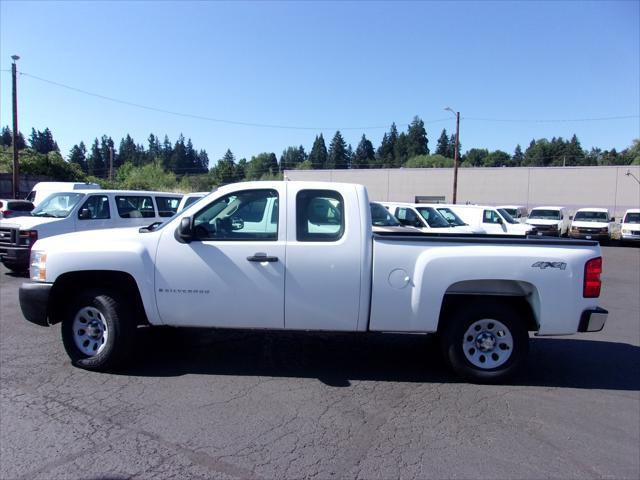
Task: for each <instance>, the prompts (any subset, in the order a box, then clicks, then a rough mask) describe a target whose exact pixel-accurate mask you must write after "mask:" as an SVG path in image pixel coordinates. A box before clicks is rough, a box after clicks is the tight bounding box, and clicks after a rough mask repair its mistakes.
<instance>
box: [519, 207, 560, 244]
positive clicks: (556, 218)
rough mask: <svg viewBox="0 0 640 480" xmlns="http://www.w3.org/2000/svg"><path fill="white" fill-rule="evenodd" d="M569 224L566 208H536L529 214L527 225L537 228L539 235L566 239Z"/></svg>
mask: <svg viewBox="0 0 640 480" xmlns="http://www.w3.org/2000/svg"><path fill="white" fill-rule="evenodd" d="M569 222H570V219H569V215H568V214H567V210H566V208H564V207H536V208H534V209H532V210H531V211H530V212H529V218H527V222H526V223H528V224H529V225H533V226H534V227H536V232H537V234H538V235H547V236H554V237H566V236H567V235H568V234H569Z"/></svg>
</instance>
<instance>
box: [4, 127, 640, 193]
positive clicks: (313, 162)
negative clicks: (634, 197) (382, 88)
mask: <svg viewBox="0 0 640 480" xmlns="http://www.w3.org/2000/svg"><path fill="white" fill-rule="evenodd" d="M11 143H12V137H11V130H10V129H9V128H8V127H4V128H3V129H2V132H1V134H0V148H1V149H2V150H0V152H2V154H3V157H2V162H1V163H0V169H1V170H2V171H8V170H10V169H11V163H10V162H9V161H8V160H7V158H8V156H7V152H8V150H9V149H10V148H11V146H12V145H11ZM17 144H18V150H19V151H20V154H21V170H22V171H23V172H24V173H32V174H40V175H49V176H53V177H54V178H57V179H60V180H84V179H87V178H89V179H95V180H97V181H100V180H102V183H104V180H103V179H106V178H111V176H110V175H109V174H110V171H111V168H112V171H113V178H115V183H114V184H113V185H112V186H122V182H124V179H125V178H127V177H128V176H129V175H132V174H134V173H135V174H137V175H138V177H137V178H138V179H137V180H136V182H140V181H143V180H141V179H144V175H147V176H149V177H154V178H155V177H158V175H159V174H158V173H157V172H165V173H167V174H169V176H168V177H163V178H164V179H163V182H165V183H167V182H169V183H171V180H170V179H171V178H173V179H174V180H175V179H176V178H178V177H183V179H184V182H186V183H187V184H189V185H191V186H192V187H193V188H196V189H208V188H209V187H210V186H211V185H212V184H213V185H220V184H225V183H230V182H234V181H242V180H258V179H263V178H280V177H281V175H282V173H283V171H284V170H292V169H363V168H399V167H406V168H428V167H451V166H453V157H454V150H455V138H454V136H453V135H449V134H448V133H447V131H446V130H444V129H443V130H442V132H441V134H440V137H439V138H438V140H437V145H436V149H435V153H433V154H432V153H431V152H430V150H429V139H428V136H427V131H426V129H425V126H424V122H423V121H422V120H421V119H420V118H419V117H417V116H416V117H414V119H413V121H412V122H411V123H410V124H409V125H408V127H407V130H406V131H403V132H399V131H398V129H397V127H396V125H395V123H393V124H392V125H391V127H390V129H389V131H388V132H385V133H384V135H383V137H382V141H381V143H380V145H379V146H378V147H377V148H375V147H374V145H373V143H372V142H371V141H370V140H369V139H368V138H367V137H366V135H364V134H363V135H362V137H361V138H360V141H359V143H358V145H357V146H356V148H355V149H353V148H352V146H351V145H350V144H347V142H346V141H345V140H344V137H343V136H342V134H341V132H340V131H337V132H336V133H335V134H334V135H333V137H332V138H331V140H330V142H329V144H328V146H327V144H326V143H325V139H324V137H323V135H322V134H319V135H317V136H316V137H315V139H314V141H313V144H312V146H311V149H310V151H309V152H308V153H307V151H306V150H305V148H304V146H302V145H299V146H290V147H287V148H286V149H284V151H283V152H282V154H281V155H280V157H279V158H278V157H277V156H276V154H275V153H273V152H264V153H260V154H258V155H255V156H253V157H251V159H250V160H247V159H246V158H241V159H239V160H237V159H236V157H235V156H234V154H233V153H232V152H231V150H227V151H226V152H225V154H224V155H223V156H222V158H220V159H219V160H218V162H217V163H216V164H215V165H214V166H213V167H212V168H209V157H208V154H207V152H206V151H205V150H197V149H195V148H194V146H193V143H192V142H191V139H186V140H185V138H184V136H183V135H180V136H179V137H178V139H177V140H176V142H175V143H172V142H171V141H170V140H169V138H168V136H166V135H165V137H164V139H163V141H160V139H159V137H157V136H156V135H154V134H150V135H149V137H148V139H147V147H146V148H145V146H143V145H142V144H138V143H136V142H135V141H134V139H133V138H132V137H131V136H130V135H128V134H127V135H126V137H124V138H122V139H121V140H120V143H119V146H118V148H116V147H115V142H114V140H113V139H112V138H111V137H110V136H107V135H103V136H102V137H101V138H100V139H98V138H96V139H94V141H93V142H92V144H91V146H90V147H89V148H87V146H86V145H85V144H84V142H80V143H79V144H77V145H74V146H73V147H72V148H71V150H70V152H69V155H68V157H67V159H66V160H65V159H64V158H63V157H62V155H61V153H60V150H59V148H58V144H57V142H56V141H55V140H54V138H53V135H52V133H51V131H50V130H49V129H48V128H45V129H44V130H43V131H38V130H35V129H32V131H31V135H30V136H29V141H28V143H27V142H26V141H25V139H24V136H23V135H22V134H19V135H18V136H17ZM461 150H462V148H461V147H460V146H459V151H461ZM460 162H461V166H462V167H515V166H575V165H628V164H632V163H635V164H640V145H639V143H638V141H637V140H635V141H634V145H633V146H631V147H629V148H627V149H625V150H623V151H621V152H617V151H616V150H615V149H612V150H601V149H599V148H592V149H591V150H590V151H586V150H584V149H583V148H582V146H581V145H580V141H579V140H578V138H577V136H576V135H573V136H572V138H571V139H569V140H565V139H563V138H562V137H557V138H556V137H554V138H552V139H551V140H547V139H544V138H543V139H538V140H535V139H534V140H532V141H531V142H530V144H529V146H528V147H527V148H526V149H525V150H524V151H523V149H522V147H521V146H520V145H517V146H516V147H515V149H514V151H513V153H512V154H510V153H508V152H504V151H501V150H494V151H489V150H488V149H483V148H471V149H469V150H467V151H466V152H465V153H464V154H462V155H461V156H460ZM145 167H148V168H146V169H145ZM139 172H146V173H145V174H144V175H141V174H139ZM152 172H156V173H152ZM176 176H177V177H176ZM118 182H120V183H118ZM127 188H130V186H128V187H127Z"/></svg>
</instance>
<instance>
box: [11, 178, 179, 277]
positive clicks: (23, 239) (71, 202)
mask: <svg viewBox="0 0 640 480" xmlns="http://www.w3.org/2000/svg"><path fill="white" fill-rule="evenodd" d="M180 197H181V195H180V194H174V193H164V192H144V191H126V190H72V191H67V192H57V193H53V194H51V195H49V196H48V197H47V198H46V199H45V200H43V201H42V202H41V203H40V205H38V206H37V207H36V208H35V209H34V210H33V211H32V212H31V214H30V215H29V216H24V217H17V218H9V219H2V220H0V259H1V260H2V263H3V264H4V266H5V267H7V268H8V269H10V270H13V271H25V270H27V269H28V268H29V252H30V251H31V247H32V246H33V244H34V243H35V241H36V240H37V239H39V238H46V237H50V236H53V235H60V234H63V233H69V232H76V231H81V230H97V229H104V228H122V227H135V226H137V227H140V226H146V225H149V224H151V223H154V222H162V221H164V220H166V219H167V218H168V217H171V216H173V214H174V213H175V212H176V210H177V208H178V203H179V202H180Z"/></svg>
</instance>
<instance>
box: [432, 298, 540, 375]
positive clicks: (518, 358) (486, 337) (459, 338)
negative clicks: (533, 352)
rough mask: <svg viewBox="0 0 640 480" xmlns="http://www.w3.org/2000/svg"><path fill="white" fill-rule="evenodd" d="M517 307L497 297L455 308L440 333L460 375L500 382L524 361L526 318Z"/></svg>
mask: <svg viewBox="0 0 640 480" xmlns="http://www.w3.org/2000/svg"><path fill="white" fill-rule="evenodd" d="M520 316H521V315H520V314H519V312H518V310H517V309H516V308H513V307H512V306H511V305H509V304H508V303H502V302H499V301H494V300H487V301H479V302H471V303H469V304H468V305H466V306H464V307H460V308H458V309H456V310H455V311H454V312H453V314H452V315H451V316H450V318H449V319H448V320H447V322H446V324H445V327H444V329H443V332H442V333H443V334H442V336H441V342H442V349H443V352H444V356H445V359H446V360H447V361H448V363H449V364H450V365H451V367H452V368H453V370H454V371H455V372H456V373H457V374H459V375H460V376H462V377H464V378H466V379H468V380H470V381H472V382H478V383H500V382H504V381H505V380H507V379H508V378H509V377H511V376H512V375H513V374H514V373H515V372H516V371H517V370H518V368H520V366H521V365H522V364H523V363H524V361H525V359H526V356H527V353H528V349H529V334H528V332H527V329H526V322H525V321H524V319H521V318H519V317H520Z"/></svg>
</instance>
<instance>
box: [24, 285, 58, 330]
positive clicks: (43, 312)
mask: <svg viewBox="0 0 640 480" xmlns="http://www.w3.org/2000/svg"><path fill="white" fill-rule="evenodd" d="M51 287H53V284H51V283H23V284H22V286H21V287H20V290H19V292H18V298H19V299H20V308H21V309H22V315H24V318H26V319H27V320H28V321H30V322H31V323H35V324H36V325H40V326H42V327H48V326H49V322H47V316H48V315H47V312H48V307H49V296H50V294H51Z"/></svg>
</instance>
